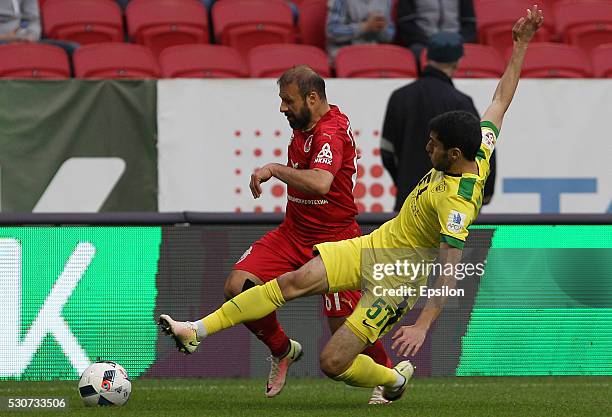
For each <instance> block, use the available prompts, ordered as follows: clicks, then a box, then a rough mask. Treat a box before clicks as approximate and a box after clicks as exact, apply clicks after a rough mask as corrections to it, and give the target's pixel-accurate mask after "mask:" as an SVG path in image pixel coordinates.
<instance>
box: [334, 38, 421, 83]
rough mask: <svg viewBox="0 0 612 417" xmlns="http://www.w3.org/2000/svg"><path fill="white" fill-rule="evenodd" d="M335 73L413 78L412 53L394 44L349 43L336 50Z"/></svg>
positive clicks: (372, 76)
mask: <svg viewBox="0 0 612 417" xmlns="http://www.w3.org/2000/svg"><path fill="white" fill-rule="evenodd" d="M336 75H337V76H338V77H342V78H414V77H416V76H417V67H416V60H415V59H414V55H412V53H411V52H410V51H409V50H408V49H406V48H402V47H401V46H396V45H379V44H369V45H351V46H345V47H344V48H341V49H340V50H339V51H338V55H337V56H336Z"/></svg>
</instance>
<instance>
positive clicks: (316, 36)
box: [298, 0, 327, 49]
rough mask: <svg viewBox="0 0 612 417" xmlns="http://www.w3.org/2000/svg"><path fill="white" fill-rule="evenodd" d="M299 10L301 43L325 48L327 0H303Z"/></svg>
mask: <svg viewBox="0 0 612 417" xmlns="http://www.w3.org/2000/svg"><path fill="white" fill-rule="evenodd" d="M299 11H300V17H299V20H298V28H299V30H300V37H301V40H302V43H305V44H307V45H314V46H318V47H319V48H321V49H325V22H326V21H327V0H304V1H302V3H301V4H300V5H299Z"/></svg>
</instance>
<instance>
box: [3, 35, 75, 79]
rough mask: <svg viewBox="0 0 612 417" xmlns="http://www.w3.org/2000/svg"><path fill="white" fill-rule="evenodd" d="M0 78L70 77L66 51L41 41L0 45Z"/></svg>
mask: <svg viewBox="0 0 612 417" xmlns="http://www.w3.org/2000/svg"><path fill="white" fill-rule="evenodd" d="M0 77H1V78H57V79H63V78H70V63H69V62H68V55H66V52H65V51H64V50H63V49H62V48H60V47H57V46H53V45H45V44H41V43H25V42H23V43H22V42H19V43H9V44H6V45H0Z"/></svg>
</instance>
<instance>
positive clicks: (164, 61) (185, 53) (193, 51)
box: [159, 44, 248, 78]
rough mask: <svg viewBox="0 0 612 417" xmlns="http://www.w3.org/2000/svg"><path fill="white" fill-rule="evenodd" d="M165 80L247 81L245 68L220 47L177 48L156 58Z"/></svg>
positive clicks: (232, 52)
mask: <svg viewBox="0 0 612 417" xmlns="http://www.w3.org/2000/svg"><path fill="white" fill-rule="evenodd" d="M159 64H160V65H161V71H162V76H163V77H164V78H240V77H247V76H248V70H247V66H246V64H245V62H244V60H243V59H242V56H241V55H240V54H239V53H238V52H237V51H236V50H234V49H233V48H230V47H228V46H221V45H202V44H195V45H177V46H171V47H169V48H166V49H164V50H163V51H162V53H161V54H160V55H159Z"/></svg>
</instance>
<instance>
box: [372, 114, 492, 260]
mask: <svg viewBox="0 0 612 417" xmlns="http://www.w3.org/2000/svg"><path fill="white" fill-rule="evenodd" d="M480 126H481V130H482V142H481V144H480V148H479V150H478V153H477V155H476V164H477V166H478V174H472V173H464V174H462V175H452V174H447V173H445V172H443V171H437V170H435V169H433V168H432V169H431V170H430V171H429V172H428V173H427V174H426V175H425V176H424V177H423V178H422V179H421V181H419V183H418V184H417V186H416V187H415V188H414V190H412V192H411V193H410V195H408V198H406V201H405V202H404V204H403V206H402V208H401V210H400V212H399V214H398V215H397V216H396V217H394V218H393V219H391V220H389V221H388V222H386V223H385V224H383V225H382V226H381V227H379V228H378V229H376V230H375V231H373V232H372V233H371V242H372V246H373V247H374V248H398V249H399V248H438V247H439V246H440V242H446V243H448V244H449V245H450V246H453V247H456V248H459V249H463V245H464V244H465V240H466V239H467V236H468V227H469V226H470V225H471V224H472V222H473V221H474V220H475V219H476V217H477V216H478V213H479V211H480V208H481V206H482V198H483V192H484V186H485V181H486V180H487V177H488V176H489V173H490V171H491V167H490V159H491V155H492V154H493V151H494V149H495V143H496V141H497V137H498V135H499V130H498V129H497V127H495V125H494V124H493V123H491V122H489V121H483V122H481V123H480Z"/></svg>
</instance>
